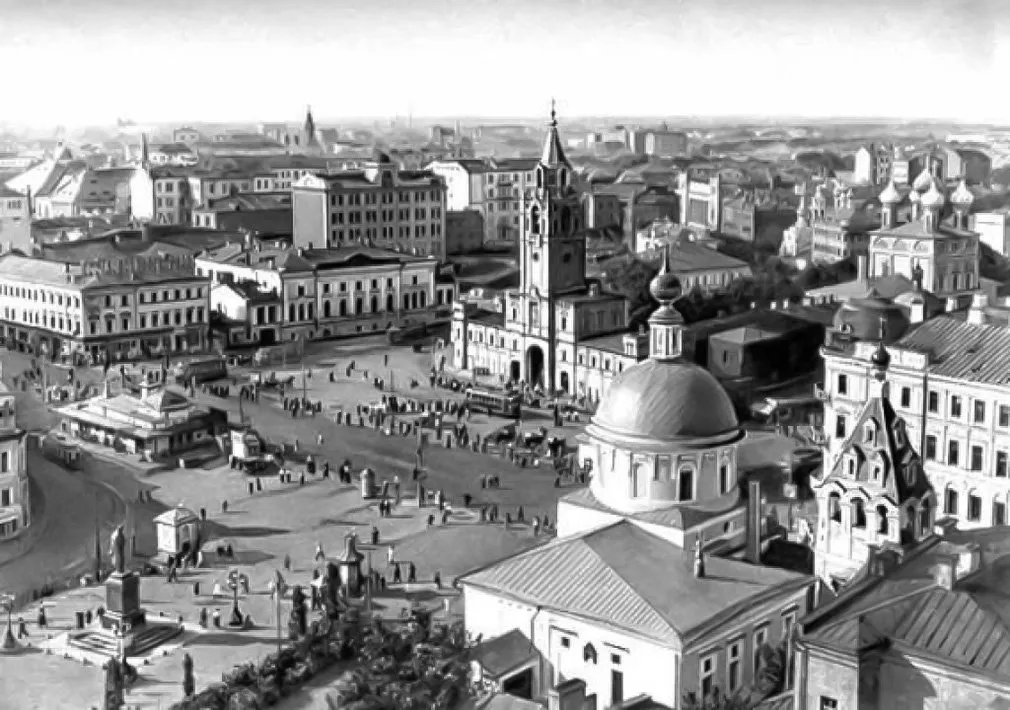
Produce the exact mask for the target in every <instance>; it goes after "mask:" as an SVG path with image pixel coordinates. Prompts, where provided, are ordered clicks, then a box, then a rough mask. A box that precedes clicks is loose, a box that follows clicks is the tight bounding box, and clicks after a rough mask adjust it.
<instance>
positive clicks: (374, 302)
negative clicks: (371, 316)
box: [368, 296, 379, 313]
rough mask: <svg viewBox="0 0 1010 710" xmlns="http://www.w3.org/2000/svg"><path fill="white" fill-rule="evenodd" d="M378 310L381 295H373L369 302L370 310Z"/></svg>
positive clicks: (372, 311) (370, 311)
mask: <svg viewBox="0 0 1010 710" xmlns="http://www.w3.org/2000/svg"><path fill="white" fill-rule="evenodd" d="M378 310H379V297H378V296H372V298H371V300H370V301H369V303H368V312H369V313H376V312H378Z"/></svg>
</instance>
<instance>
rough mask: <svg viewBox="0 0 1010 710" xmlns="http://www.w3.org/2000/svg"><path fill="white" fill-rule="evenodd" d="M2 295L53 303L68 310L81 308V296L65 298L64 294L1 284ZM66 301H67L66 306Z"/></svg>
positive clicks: (0, 293) (0, 292)
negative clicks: (64, 306)
mask: <svg viewBox="0 0 1010 710" xmlns="http://www.w3.org/2000/svg"><path fill="white" fill-rule="evenodd" d="M0 295H3V296H10V297H11V298H22V299H25V300H27V301H35V302H37V303H52V304H55V305H57V306H62V305H66V306H67V307H68V308H69V307H71V306H73V307H74V308H80V307H81V297H80V296H69V295H67V296H65V295H64V294H62V293H57V292H54V291H47V290H45V289H38V288H25V287H23V286H10V285H8V284H0ZM64 301H66V303H65V304H64Z"/></svg>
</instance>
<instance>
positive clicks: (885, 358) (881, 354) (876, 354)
mask: <svg viewBox="0 0 1010 710" xmlns="http://www.w3.org/2000/svg"><path fill="white" fill-rule="evenodd" d="M870 363H871V364H872V365H873V367H874V368H876V369H877V370H886V369H887V366H888V365H890V364H891V354H890V353H889V352H887V348H885V347H884V344H883V343H880V344H878V345H877V349H876V350H874V351H873V355H871V356H870Z"/></svg>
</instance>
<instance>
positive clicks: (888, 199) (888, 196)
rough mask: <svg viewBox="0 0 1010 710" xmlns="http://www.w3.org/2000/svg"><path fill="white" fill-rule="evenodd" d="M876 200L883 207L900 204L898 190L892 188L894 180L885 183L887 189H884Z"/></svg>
mask: <svg viewBox="0 0 1010 710" xmlns="http://www.w3.org/2000/svg"><path fill="white" fill-rule="evenodd" d="M878 199H879V200H880V203H881V204H883V205H896V204H898V203H899V202H901V193H900V192H898V188H897V187H895V186H894V180H891V181H890V182H889V183H887V187H885V188H884V191H883V192H881V193H880V196H879V198H878Z"/></svg>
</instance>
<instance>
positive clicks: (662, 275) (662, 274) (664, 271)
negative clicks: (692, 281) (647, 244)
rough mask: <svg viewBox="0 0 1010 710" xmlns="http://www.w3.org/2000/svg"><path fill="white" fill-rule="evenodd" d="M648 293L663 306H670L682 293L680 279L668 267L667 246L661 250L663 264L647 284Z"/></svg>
mask: <svg viewBox="0 0 1010 710" xmlns="http://www.w3.org/2000/svg"><path fill="white" fill-rule="evenodd" d="M649 293H651V294H652V297H653V298H655V299H656V300H657V301H659V302H660V304H662V305H664V306H669V305H671V304H672V303H673V302H674V301H676V300H677V299H678V298H680V297H681V295H682V294H683V293H684V289H683V287H682V286H681V285H680V279H679V278H677V275H676V274H675V273H673V270H672V269H671V267H670V246H669V245H666V246H665V247H664V248H663V264H662V266H660V267H659V273H658V274H656V276H655V278H653V279H652V281H651V282H650V283H649Z"/></svg>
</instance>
